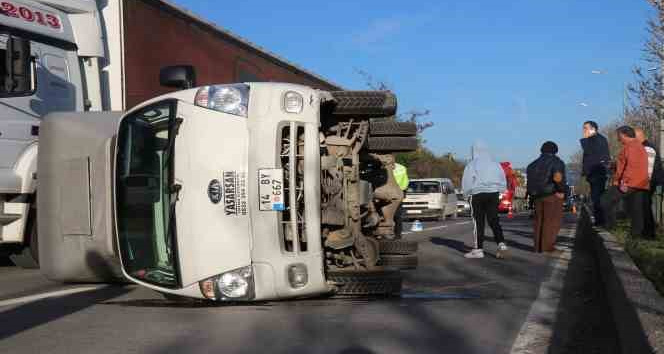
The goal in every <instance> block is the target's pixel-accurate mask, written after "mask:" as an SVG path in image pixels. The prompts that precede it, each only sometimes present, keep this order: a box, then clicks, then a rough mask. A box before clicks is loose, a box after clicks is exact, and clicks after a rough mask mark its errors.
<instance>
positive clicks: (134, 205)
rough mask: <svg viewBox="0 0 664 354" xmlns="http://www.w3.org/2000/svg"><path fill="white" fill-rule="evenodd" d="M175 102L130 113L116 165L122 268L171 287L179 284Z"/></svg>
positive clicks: (122, 127)
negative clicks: (174, 194)
mask: <svg viewBox="0 0 664 354" xmlns="http://www.w3.org/2000/svg"><path fill="white" fill-rule="evenodd" d="M174 106H175V105H174V104H173V103H171V102H164V103H160V104H157V105H154V106H151V107H150V108H147V109H144V110H142V111H139V112H137V113H135V114H133V115H131V116H128V117H125V118H124V119H123V120H122V123H121V125H120V129H119V132H118V150H117V164H116V202H117V218H118V220H117V223H118V238H119V248H120V254H121V256H122V266H123V267H124V270H125V271H126V272H127V274H129V275H130V276H132V277H134V278H136V279H139V280H141V281H145V282H148V283H152V284H155V285H158V286H164V287H169V288H175V287H177V285H178V283H179V281H178V269H177V266H176V263H175V262H176V259H177V258H176V255H175V252H176V248H175V228H174V226H175V223H174V222H172V221H174V219H172V218H173V217H174V215H172V214H174V208H172V206H173V204H171V202H174V201H173V200H171V194H170V188H169V186H170V185H171V183H169V181H170V179H171V177H170V176H171V170H172V166H173V163H172V162H173V158H169V156H171V152H172V151H169V150H171V148H172V146H173V144H172V143H171V142H170V141H169V134H170V131H172V129H169V128H170V126H171V124H172V123H171V122H172V121H173V114H174V112H173V111H174Z"/></svg>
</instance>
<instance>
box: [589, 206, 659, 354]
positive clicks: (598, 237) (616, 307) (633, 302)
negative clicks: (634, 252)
mask: <svg viewBox="0 0 664 354" xmlns="http://www.w3.org/2000/svg"><path fill="white" fill-rule="evenodd" d="M577 227H579V228H580V231H581V232H580V236H582V237H584V241H588V244H589V245H590V246H591V250H592V252H593V253H594V254H595V258H596V262H597V263H598V269H599V271H600V276H601V278H602V283H603V284H604V291H605V293H606V297H607V301H608V303H609V307H610V310H611V314H612V315H613V319H614V322H615V325H616V330H617V332H618V337H619V338H618V339H619V342H620V346H621V350H622V353H664V297H662V296H661V295H660V294H659V293H658V292H657V290H656V289H655V287H654V286H653V285H652V283H651V282H650V281H649V280H648V279H647V278H646V277H645V276H643V274H642V273H641V271H640V270H639V268H638V267H637V266H636V264H634V261H632V258H631V257H630V256H629V255H628V254H627V252H625V249H624V248H623V247H622V246H621V245H620V243H618V242H617V241H616V239H615V237H614V236H613V235H611V234H610V233H609V232H608V231H606V230H603V229H599V228H595V227H593V226H592V220H591V218H590V211H589V209H588V207H587V206H584V207H583V208H581V216H580V220H579V223H578V225H577Z"/></svg>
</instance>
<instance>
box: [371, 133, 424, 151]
mask: <svg viewBox="0 0 664 354" xmlns="http://www.w3.org/2000/svg"><path fill="white" fill-rule="evenodd" d="M367 149H368V150H369V151H372V152H408V151H415V150H417V138H415V137H403V136H389V137H385V136H369V139H367Z"/></svg>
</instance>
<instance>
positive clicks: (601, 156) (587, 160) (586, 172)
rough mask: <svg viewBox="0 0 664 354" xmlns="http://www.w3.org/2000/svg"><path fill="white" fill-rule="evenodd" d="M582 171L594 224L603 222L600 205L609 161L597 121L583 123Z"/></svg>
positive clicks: (603, 215)
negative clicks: (588, 189)
mask: <svg viewBox="0 0 664 354" xmlns="http://www.w3.org/2000/svg"><path fill="white" fill-rule="evenodd" d="M581 148H582V149H583V172H582V175H583V176H585V177H586V180H587V181H588V184H590V200H591V201H592V204H593V214H594V216H595V224H596V225H603V224H604V223H605V221H606V220H605V213H604V211H603V210H602V206H601V205H600V200H601V197H602V194H604V192H605V191H606V182H607V179H608V166H609V163H610V161H611V155H610V153H609V142H608V141H607V140H606V138H605V137H604V136H603V135H602V134H600V133H599V132H598V126H597V123H595V122H593V121H591V120H589V121H587V122H584V123H583V139H581Z"/></svg>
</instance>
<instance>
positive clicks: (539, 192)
mask: <svg viewBox="0 0 664 354" xmlns="http://www.w3.org/2000/svg"><path fill="white" fill-rule="evenodd" d="M540 152H541V155H540V157H539V158H537V160H535V161H533V162H532V163H530V165H528V168H527V170H526V174H527V176H528V185H527V189H528V194H530V196H531V197H532V198H533V200H534V201H535V225H534V235H533V238H534V241H535V252H537V253H541V252H553V251H555V247H554V245H555V243H556V236H558V232H559V231H560V224H561V221H562V218H563V201H564V200H565V195H566V194H567V183H566V178H565V163H564V162H563V160H561V159H560V158H559V157H558V156H556V154H557V153H558V145H556V143H554V142H552V141H547V142H545V143H544V144H543V145H542V147H541V149H540Z"/></svg>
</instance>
